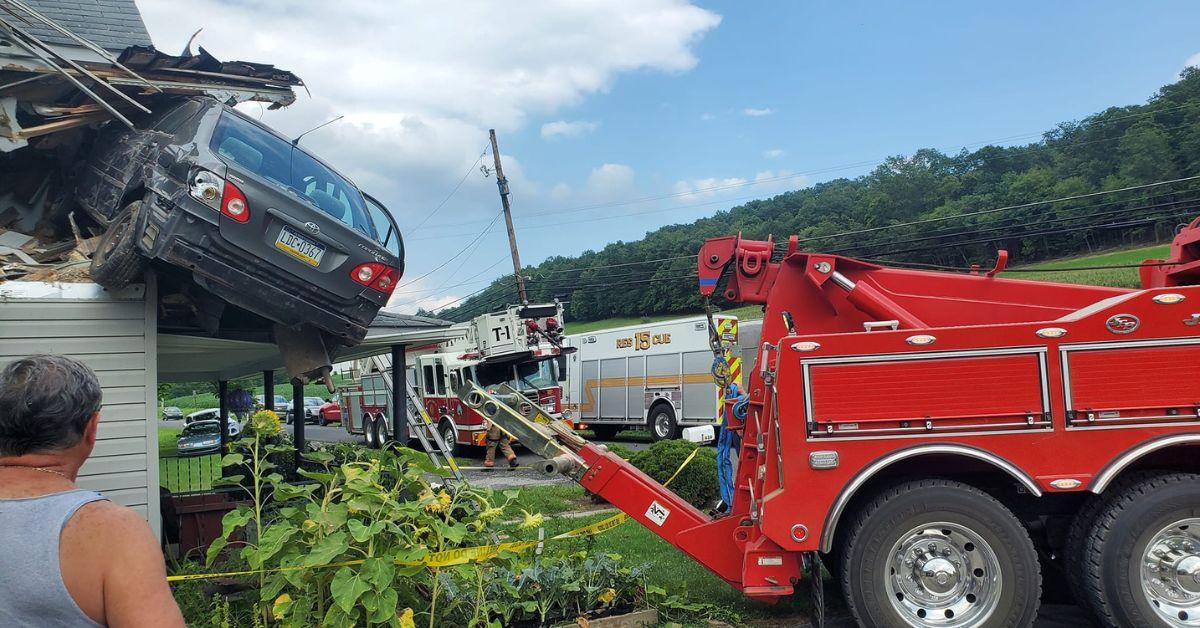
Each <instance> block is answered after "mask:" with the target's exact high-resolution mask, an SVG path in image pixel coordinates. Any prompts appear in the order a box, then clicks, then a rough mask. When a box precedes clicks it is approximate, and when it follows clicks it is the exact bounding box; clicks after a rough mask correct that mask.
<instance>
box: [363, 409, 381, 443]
mask: <svg viewBox="0 0 1200 628" xmlns="http://www.w3.org/2000/svg"><path fill="white" fill-rule="evenodd" d="M362 424H363V440H364V441H366V443H367V448H368V449H376V448H378V447H379V445H378V444H377V443H376V442H375V419H374V418H372V417H371V415H367V416H364V417H363V423H362Z"/></svg>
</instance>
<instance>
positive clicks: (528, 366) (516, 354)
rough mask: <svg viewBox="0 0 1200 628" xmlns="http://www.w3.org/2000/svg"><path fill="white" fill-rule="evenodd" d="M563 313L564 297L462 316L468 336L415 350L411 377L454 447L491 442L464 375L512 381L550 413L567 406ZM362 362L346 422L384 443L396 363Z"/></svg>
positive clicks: (346, 390) (372, 442) (346, 403)
mask: <svg viewBox="0 0 1200 628" xmlns="http://www.w3.org/2000/svg"><path fill="white" fill-rule="evenodd" d="M562 320H563V318H562V305H561V304H560V303H558V302H555V303H547V304H537V305H514V306H510V307H508V308H507V309H505V310H504V311H501V312H496V313H492V314H484V315H481V316H478V317H476V318H474V319H472V320H471V321H468V322H465V323H460V325H462V326H463V327H465V328H466V335H465V336H463V337H461V338H457V339H455V340H451V341H448V342H446V343H442V344H440V345H435V346H431V347H424V348H417V349H414V350H412V351H410V352H409V353H408V364H407V365H406V369H405V371H406V376H407V378H408V383H409V384H410V385H411V386H412V390H413V391H415V392H416V393H417V395H418V396H419V397H420V398H421V403H422V404H423V406H424V407H425V410H426V412H427V413H428V414H429V417H430V420H431V421H433V423H434V424H435V425H436V427H437V429H438V432H439V433H440V434H441V436H442V439H443V440H444V441H445V442H446V444H447V445H448V446H449V447H451V448H456V447H455V445H474V446H483V445H486V442H487V441H486V435H487V429H488V424H487V421H486V420H485V419H484V418H483V416H482V415H480V414H479V413H478V412H475V411H474V410H471V409H470V408H467V407H465V406H463V405H462V403H460V402H459V400H458V397H457V396H456V393H455V391H456V390H458V389H459V388H460V387H461V385H462V382H464V381H472V382H475V383H477V384H479V385H480V386H484V387H490V386H496V385H499V384H503V383H507V384H510V385H511V386H512V387H513V388H515V389H517V390H519V391H520V392H521V393H522V394H524V395H525V396H526V397H528V398H529V399H530V401H535V402H536V403H537V404H538V405H539V407H541V408H542V409H543V410H544V411H546V412H547V413H549V414H553V415H558V414H560V413H561V411H562V405H561V404H562V387H561V386H560V385H559V383H558V381H559V374H560V371H561V370H562V369H565V360H564V358H565V356H564V354H563V347H562V341H563V332H562ZM356 367H357V369H356V370H357V371H358V372H359V373H360V375H359V377H358V378H357V380H356V381H355V382H354V383H353V384H349V385H346V386H343V388H342V390H341V399H342V405H343V410H344V411H343V421H342V425H343V426H344V427H345V429H346V430H347V431H348V432H350V433H351V434H358V435H362V436H363V437H364V439H365V440H366V443H367V444H368V445H369V446H371V447H378V446H379V445H380V444H381V443H384V442H386V441H387V439H388V437H389V434H388V432H389V430H390V424H389V419H388V417H390V416H391V411H390V403H391V393H390V390H391V381H392V380H391V372H392V368H391V363H390V360H389V359H388V358H387V357H378V358H373V359H370V360H363V361H361V363H359V364H357V365H356ZM450 453H454V452H453V451H452V452H450Z"/></svg>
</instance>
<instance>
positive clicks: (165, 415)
mask: <svg viewBox="0 0 1200 628" xmlns="http://www.w3.org/2000/svg"><path fill="white" fill-rule="evenodd" d="M182 419H183V410H180V409H179V408H177V407H175V406H167V407H165V408H163V411H162V420H164V421H180V420H182Z"/></svg>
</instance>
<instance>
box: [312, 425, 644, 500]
mask: <svg viewBox="0 0 1200 628" xmlns="http://www.w3.org/2000/svg"><path fill="white" fill-rule="evenodd" d="M289 429H290V428H289ZM304 435H305V437H307V438H308V440H310V441H317V442H326V443H359V444H362V442H363V439H362V437H361V436H351V435H350V434H347V433H346V430H343V429H342V427H341V426H340V425H330V426H326V427H321V426H319V425H313V424H309V425H306V426H305V427H304ZM600 442H603V443H619V444H621V445H622V446H624V447H627V448H629V449H632V450H634V451H639V450H642V449H645V448H647V447H649V446H650V445H649V443H643V442H636V441H633V440H626V439H622V436H621V435H620V434H618V435H617V437H616V438H615V439H613V440H611V441H600ZM516 452H517V462H518V464H519V466H518V468H517V469H515V470H508V469H505V468H502V465H497V467H496V469H495V470H492V471H486V470H483V469H477V468H471V469H468V470H466V471H465V472H464V473H465V475H466V477H467V480H468V481H470V482H471V483H472V484H474V485H476V486H485V487H489V488H510V487H514V486H532V485H537V484H558V483H564V482H567V479H566V478H563V477H546V476H543V475H542V474H540V473H538V472H537V471H535V470H533V469H531V468H529V467H530V466H531V465H533V464H535V463H537V462H539V461H540V460H541V457H540V456H537V455H536V454H531V453H529V451H527V450H525V449H524V448H522V447H517V449H516ZM458 464H459V465H461V466H463V467H479V466H481V465H483V449H481V448H476V447H470V448H468V449H467V451H466V452H463V453H462V454H460V455H459V456H458ZM522 467H523V468H522Z"/></svg>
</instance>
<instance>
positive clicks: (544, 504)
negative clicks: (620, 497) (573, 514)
mask: <svg viewBox="0 0 1200 628" xmlns="http://www.w3.org/2000/svg"><path fill="white" fill-rule="evenodd" d="M513 507H514V508H517V509H521V510H528V511H529V512H530V513H541V514H543V515H547V516H549V515H557V514H559V513H563V512H570V511H573V510H582V509H587V508H594V507H595V504H594V503H593V502H592V500H591V498H590V497H589V496H588V492H587V491H585V490H583V487H582V486H579V485H578V484H575V483H571V484H545V485H541V486H528V487H525V488H523V489H521V493H520V496H519V497H517V500H516V502H515V503H514V504H513ZM514 512H515V511H514Z"/></svg>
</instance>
